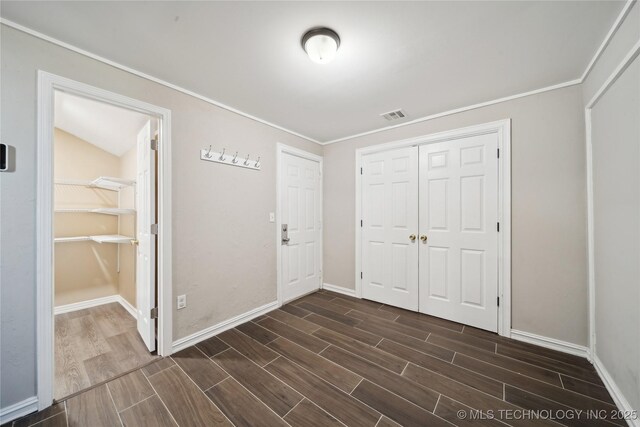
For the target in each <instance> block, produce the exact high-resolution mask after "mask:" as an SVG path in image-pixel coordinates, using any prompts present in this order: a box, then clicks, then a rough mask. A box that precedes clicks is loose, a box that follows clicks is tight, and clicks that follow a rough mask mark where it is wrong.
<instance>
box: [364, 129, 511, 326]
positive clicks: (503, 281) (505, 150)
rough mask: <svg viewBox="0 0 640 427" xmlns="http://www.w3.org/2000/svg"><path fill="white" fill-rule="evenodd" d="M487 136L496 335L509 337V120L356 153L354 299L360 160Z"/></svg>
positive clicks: (440, 133) (390, 143)
mask: <svg viewBox="0 0 640 427" xmlns="http://www.w3.org/2000/svg"><path fill="white" fill-rule="evenodd" d="M490 133H495V134H497V135H498V149H499V150H500V157H499V159H498V221H499V222H500V233H499V234H498V296H499V297H500V306H499V307H498V333H499V334H500V335H502V336H505V337H510V336H511V119H504V120H498V121H495V122H490V123H483V124H480V125H476V126H469V127H465V128H461V129H454V130H449V131H445V132H439V133H435V134H431V135H423V136H419V137H415V138H410V139H404V140H401V141H394V142H389V143H386V144H379V145H374V146H370V147H364V148H360V149H357V150H356V169H355V175H356V216H355V224H354V225H355V230H356V233H355V234H356V242H355V243H356V245H355V247H356V254H355V255H356V271H355V283H356V297H358V298H362V280H361V278H360V272H361V271H362V249H361V241H362V228H360V220H361V219H362V193H361V190H362V175H361V174H360V168H361V167H362V157H363V156H364V155H367V154H371V153H376V152H380V151H387V150H392V149H394V148H401V147H408V146H418V145H423V144H431V143H434V142H442V141H448V140H452V139H459V138H464V137H470V136H476V135H485V134H490Z"/></svg>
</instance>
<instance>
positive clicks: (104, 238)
mask: <svg viewBox="0 0 640 427" xmlns="http://www.w3.org/2000/svg"><path fill="white" fill-rule="evenodd" d="M53 240H54V242H56V243H70V242H84V241H90V240H91V241H94V242H97V243H120V244H129V243H131V241H132V240H133V237H129V236H121V235H119V234H101V235H96V236H74V237H56V238H55V239H53Z"/></svg>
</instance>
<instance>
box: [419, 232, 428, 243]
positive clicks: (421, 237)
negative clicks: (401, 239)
mask: <svg viewBox="0 0 640 427" xmlns="http://www.w3.org/2000/svg"><path fill="white" fill-rule="evenodd" d="M420 240H422V241H423V242H426V241H427V235H426V234H423V235H422V236H420Z"/></svg>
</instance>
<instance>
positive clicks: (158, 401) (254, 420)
mask: <svg viewBox="0 0 640 427" xmlns="http://www.w3.org/2000/svg"><path fill="white" fill-rule="evenodd" d="M615 409H616V408H615V406H614V403H613V401H612V399H611V397H610V396H609V394H608V393H607V390H606V389H605V388H604V386H603V384H602V383H601V381H600V380H599V378H598V375H597V374H596V372H595V370H594V368H593V367H592V366H591V365H590V364H589V363H588V362H587V361H586V360H584V359H582V358H580V357H576V356H571V355H567V354H564V353H559V352H556V351H553V350H548V349H544V348H540V347H537V346H534V345H530V344H526V343H522V342H518V341H513V340H510V339H506V338H503V337H500V336H498V335H496V334H492V333H489V332H485V331H481V330H478V329H474V328H470V327H464V326H462V325H459V324H456V323H453V322H448V321H445V320H442V319H437V318H434V317H430V316H426V315H422V314H416V313H411V312H408V311H404V310H400V309H397V308H393V307H388V306H384V305H382V304H377V303H373V302H370V301H364V300H358V299H355V298H350V297H346V296H343V295H339V294H335V293H331V292H327V291H319V292H317V293H315V294H312V295H309V296H306V297H304V298H301V299H299V300H297V301H294V302H292V303H290V304H287V305H285V306H283V307H282V308H281V309H278V310H275V311H273V312H271V313H268V314H266V315H264V316H260V317H258V318H256V319H254V320H253V321H251V322H248V323H245V324H243V325H240V326H238V327H237V328H234V329H232V330H229V331H227V332H224V333H222V334H220V335H218V336H217V337H213V338H210V339H208V340H206V341H204V342H201V343H199V344H197V345H196V346H194V347H190V348H187V349H185V350H183V351H180V352H178V353H176V354H174V355H173V356H172V357H171V358H165V359H161V360H159V361H156V362H155V363H153V364H151V365H149V366H146V367H145V368H143V369H141V370H138V371H135V372H132V373H131V374H128V375H127V376H124V377H121V378H118V379H117V380H115V381H111V382H109V383H107V384H104V385H101V386H99V387H97V388H94V389H92V390H90V391H88V392H86V393H82V394H80V395H78V396H75V397H73V398H71V399H68V400H67V401H65V402H62V403H60V404H59V405H57V406H55V407H53V408H49V409H48V410H47V411H45V412H43V413H39V414H35V415H32V416H29V417H26V418H24V419H22V420H18V421H16V422H15V423H14V425H15V426H23V425H24V426H29V425H38V426H40V427H47V426H54V425H55V426H57V425H63V426H64V425H68V426H94V427H98V426H121V425H123V426H176V425H178V426H215V425H225V426H229V425H235V426H286V425H291V426H305V427H307V426H334V425H335V426H339V425H347V426H378V427H381V426H398V425H404V426H451V425H460V426H467V425H474V426H475V425H481V426H482V425H495V426H500V425H503V426H504V425H505V424H507V425H515V426H524V425H560V424H566V425H594V426H596V425H603V426H611V425H615V424H618V425H625V424H624V422H621V421H618V420H603V419H599V420H597V419H587V418H586V415H584V414H585V412H583V413H582V414H583V417H582V418H579V417H577V414H578V413H577V412H575V410H582V411H588V410H596V411H600V410H604V412H606V413H610V411H612V410H615ZM523 410H529V411H528V412H523ZM536 410H549V411H553V413H557V412H556V411H572V410H574V412H572V413H571V415H572V416H573V418H572V419H556V420H549V419H535V414H536V413H535V412H534V411H536ZM472 411H476V412H472ZM477 411H484V417H483V419H472V416H473V415H472V414H475V415H476V416H479V415H480V414H479V413H478V412H477ZM604 412H602V413H604ZM459 414H464V417H461V416H460V415H459ZM490 414H493V417H491V416H490ZM540 414H542V415H546V414H547V413H545V412H540ZM531 418H534V419H531ZM36 423H39V424H36Z"/></svg>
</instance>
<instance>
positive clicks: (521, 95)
mask: <svg viewBox="0 0 640 427" xmlns="http://www.w3.org/2000/svg"><path fill="white" fill-rule="evenodd" d="M580 83H582V80H580V79H576V80H570V81H568V82H564V83H559V84H556V85H553V86H547V87H543V88H541V89H536V90H532V91H529V92H523V93H519V94H517V95H511V96H505V97H503V98H498V99H494V100H491V101H486V102H481V103H479V104H473V105H469V106H467V107H460V108H456V109H455V110H449V111H444V112H442V113H437V114H432V115H430V116H424V117H420V118H418V119H414V120H411V121H409V122H404V123H400V124H397V125H392V126H385V127H383V128H378V129H374V130H370V131H367V132H362V133H358V134H355V135H350V136H345V137H343V138H338V139H334V140H331V141H327V142H324V143H322V145H329V144H335V143H336V142H342V141H347V140H349V139H353V138H359V137H361V136H366V135H372V134H374V133H378V132H384V131H387V130H391V129H396V128H400V127H404V126H409V125H414V124H416V123H421V122H426V121H428V120H433V119H437V118H439V117H444V116H450V115H452V114H458V113H463V112H465V111H470V110H475V109H478V108H482V107H488V106H489V105H494V104H499V103H501V102H506V101H511V100H514V99H518V98H524V97H525V96H531V95H536V94H538V93H543V92H549V91H551V90H556V89H562V88H564V87H569V86H574V85H579V84H580Z"/></svg>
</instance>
